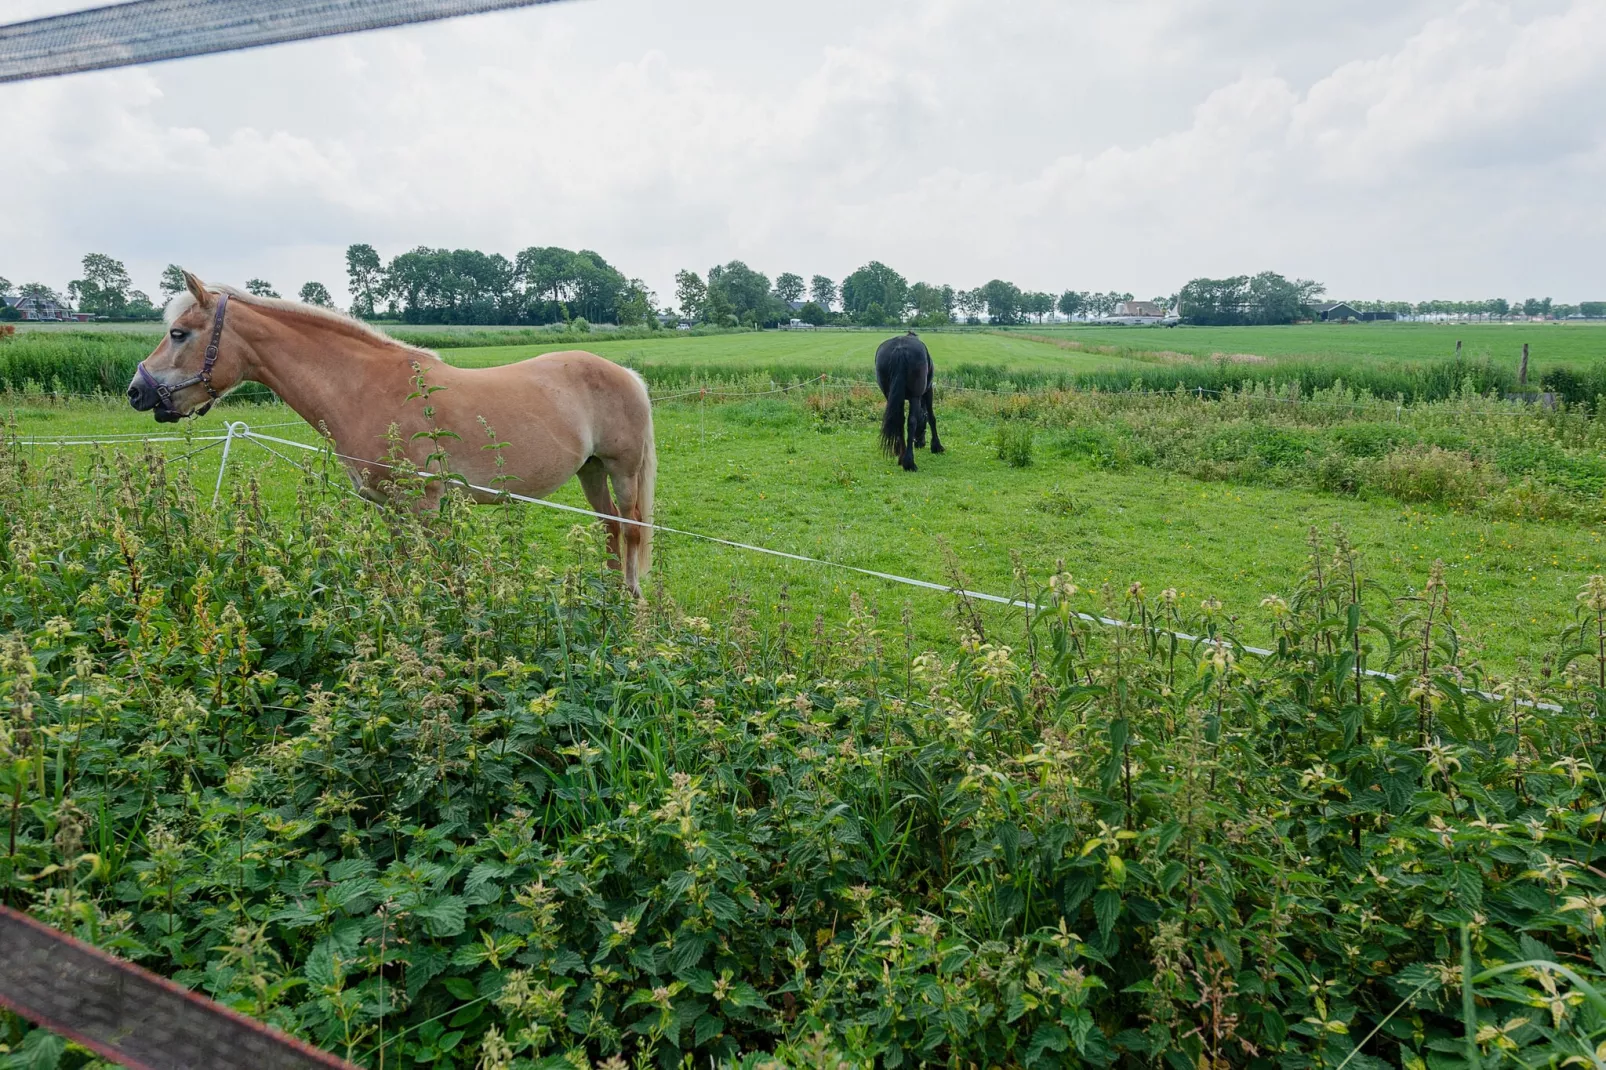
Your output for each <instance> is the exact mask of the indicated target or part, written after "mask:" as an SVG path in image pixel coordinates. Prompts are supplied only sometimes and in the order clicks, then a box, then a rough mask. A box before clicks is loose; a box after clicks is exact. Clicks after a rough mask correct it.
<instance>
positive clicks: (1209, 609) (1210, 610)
mask: <svg viewBox="0 0 1606 1070" xmlns="http://www.w3.org/2000/svg"><path fill="white" fill-rule="evenodd" d="M1199 608H1200V609H1202V610H1204V613H1205V616H1207V617H1213V616H1215V615H1216V614H1217V613H1220V612H1221V599H1219V598H1217V597H1216V596H1215V595H1211V596H1210V597H1209V598H1206V599H1205V600H1204V601H1203V602H1200V603H1199Z"/></svg>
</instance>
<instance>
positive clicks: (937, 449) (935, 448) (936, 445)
mask: <svg viewBox="0 0 1606 1070" xmlns="http://www.w3.org/2000/svg"><path fill="white" fill-rule="evenodd" d="M931 452H932V453H947V452H948V451H947V450H945V449H943V448H942V443H940V442H933V443H932V444H931Z"/></svg>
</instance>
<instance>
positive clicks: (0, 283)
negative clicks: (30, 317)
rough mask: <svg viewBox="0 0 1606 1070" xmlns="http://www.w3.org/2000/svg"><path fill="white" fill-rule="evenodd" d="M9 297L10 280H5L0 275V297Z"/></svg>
mask: <svg viewBox="0 0 1606 1070" xmlns="http://www.w3.org/2000/svg"><path fill="white" fill-rule="evenodd" d="M10 296H11V280H10V279H8V278H6V277H5V276H4V275H0V297H10Z"/></svg>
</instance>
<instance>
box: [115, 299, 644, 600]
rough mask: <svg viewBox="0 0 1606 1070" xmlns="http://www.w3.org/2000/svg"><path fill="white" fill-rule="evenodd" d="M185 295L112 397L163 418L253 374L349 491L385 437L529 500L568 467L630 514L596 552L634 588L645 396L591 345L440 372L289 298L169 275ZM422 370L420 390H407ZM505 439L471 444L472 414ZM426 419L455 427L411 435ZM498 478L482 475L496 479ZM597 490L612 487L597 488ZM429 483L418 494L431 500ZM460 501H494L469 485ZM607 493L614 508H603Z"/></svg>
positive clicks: (377, 469)
mask: <svg viewBox="0 0 1606 1070" xmlns="http://www.w3.org/2000/svg"><path fill="white" fill-rule="evenodd" d="M184 281H185V284H186V286H187V292H180V293H179V294H178V295H177V296H175V297H174V298H173V300H172V301H171V302H170V303H169V304H168V306H167V314H166V320H167V337H166V338H164V339H163V340H162V344H161V345H159V346H157V347H156V349H155V351H154V352H152V353H151V355H150V356H148V357H146V358H145V360H144V361H143V362H141V363H140V366H139V371H138V372H137V373H136V374H135V376H134V380H133V382H132V383H130V384H129V387H128V400H129V402H130V403H131V404H132V405H133V406H134V408H135V409H137V410H139V411H140V412H147V411H151V410H154V411H155V414H156V419H157V420H158V421H159V422H162V423H169V422H171V421H174V420H177V419H179V418H180V417H184V416H192V415H199V414H201V413H204V412H206V410H207V409H209V408H211V406H212V402H213V401H215V400H216V399H218V398H220V397H222V396H223V395H224V394H226V393H227V392H228V391H230V390H232V389H233V388H234V387H235V386H237V385H239V384H240V383H242V382H245V381H247V380H249V381H251V382H256V383H261V384H263V385H264V386H266V387H267V388H268V389H270V390H272V391H273V392H274V393H275V394H277V395H279V397H280V398H281V399H283V401H284V403H285V404H286V405H289V406H290V407H291V408H292V409H294V410H295V411H296V413H297V415H299V416H300V417H301V418H302V419H304V420H306V421H307V422H308V423H309V424H312V425H313V426H314V427H321V428H325V429H327V430H328V433H329V435H330V436H331V437H332V438H333V439H334V445H335V449H336V451H337V452H338V453H339V454H340V455H341V457H342V459H343V460H344V462H345V464H346V467H347V469H348V470H349V471H350V473H351V477H352V481H353V482H354V483H355V484H356V485H357V488H358V490H359V491H361V492H362V493H363V495H364V497H377V494H376V492H375V491H373V490H372V489H371V488H372V487H373V485H374V484H376V483H379V482H381V481H382V480H383V479H384V478H385V477H386V475H387V474H388V473H389V471H390V469H389V467H388V466H387V465H386V464H384V463H380V461H379V460H378V459H379V458H384V457H386V456H387V453H388V452H389V451H390V450H391V449H392V442H393V441H395V437H394V436H393V435H392V434H391V428H392V427H395V429H396V431H397V432H399V440H400V448H401V450H402V451H403V453H404V454H405V455H406V457H407V459H408V460H409V461H411V462H412V464H414V465H415V466H417V467H418V468H423V467H424V465H425V462H426V458H427V457H428V455H429V454H430V453H431V452H433V451H436V450H441V451H444V452H445V453H446V455H447V458H448V461H447V468H448V469H449V471H450V472H451V474H452V475H453V477H460V478H461V479H462V480H463V481H464V482H465V483H468V484H473V485H475V486H478V487H482V488H489V487H496V488H498V489H506V490H509V491H512V492H513V493H516V494H523V495H527V496H529V497H533V498H540V497H544V496H546V495H548V494H550V493H552V492H553V491H554V490H557V489H558V488H559V487H561V486H562V485H563V484H564V483H566V482H568V480H569V477H570V476H573V475H578V476H579V477H580V485H581V486H582V487H583V488H584V489H585V495H586V499H587V500H588V501H590V503H591V508H592V509H594V510H595V511H597V512H599V513H605V514H607V515H609V516H616V517H625V518H628V519H630V520H635V521H638V522H640V523H639V524H620V523H618V522H616V521H612V520H610V521H606V524H607V527H608V548H609V550H610V552H612V553H613V555H614V557H615V559H616V560H617V561H618V562H619V564H620V567H621V568H622V569H623V571H624V580H625V585H626V586H627V587H629V589H630V592H631V593H632V594H634V595H636V596H637V597H640V595H641V578H642V577H643V576H645V575H646V574H647V568H648V566H649V565H650V564H651V560H652V528H650V527H644V526H641V525H642V524H650V523H652V497H653V482H654V479H655V478H656V476H657V468H658V461H657V451H656V449H655V447H654V444H653V434H652V404H651V401H650V399H649V398H648V396H647V384H646V383H644V382H643V381H642V379H641V377H640V376H639V375H637V374H635V373H634V372H632V371H629V370H627V369H625V368H621V367H619V365H617V364H614V363H612V362H610V361H606V360H604V359H602V358H601V357H599V356H597V355H596V354H594V353H585V352H581V351H578V350H571V351H568V352H563V353H547V354H544V355H542V356H539V357H532V358H531V359H529V360H525V361H520V362H519V363H517V364H506V365H503V366H501V367H497V368H474V369H469V368H454V367H452V366H451V365H449V364H447V363H446V362H444V361H442V360H441V359H440V357H438V356H436V355H435V354H434V353H431V352H429V351H428V350H424V349H418V348H415V347H413V346H409V345H404V344H403V343H401V342H398V341H396V340H395V339H394V338H391V337H389V336H388V335H384V334H381V333H380V332H378V331H376V330H374V329H373V328H371V327H369V326H367V325H366V324H363V323H361V322H359V321H357V320H354V319H351V318H349V317H347V316H343V315H341V314H340V313H338V312H332V311H329V310H327V309H321V308H317V307H315V306H312V305H305V304H300V303H297V302H293V301H280V300H276V299H271V298H266V297H254V296H251V295H249V294H244V293H241V292H240V291H238V290H235V289H233V288H231V287H207V286H205V285H203V284H202V283H201V281H200V280H199V279H197V278H196V277H195V276H194V275H191V274H189V273H188V272H186V273H185V275H184ZM420 375H422V377H423V380H424V382H425V384H426V385H427V386H428V387H431V388H434V387H444V388H445V389H442V390H439V391H436V392H432V393H431V394H430V395H429V397H428V401H427V404H428V405H430V406H433V407H434V410H435V412H434V416H433V420H431V419H430V418H429V417H426V416H425V414H424V411H423V409H424V405H425V403H424V402H414V403H409V401H408V395H409V394H413V393H414V392H415V391H416V390H417V387H416V385H415V380H416V379H417V378H418V377H419V376H420ZM481 420H484V421H485V424H486V426H487V428H488V429H489V430H491V431H493V432H494V433H495V435H496V436H497V438H498V439H501V440H504V441H505V442H506V445H505V446H504V447H503V448H502V449H501V450H500V452H501V454H502V459H503V462H504V465H503V467H502V468H501V469H498V467H497V465H496V459H495V452H497V451H492V450H487V449H484V448H482V446H481V444H480V442H478V441H476V440H477V439H481V438H482V435H481V433H480V430H479V422H480V421H481ZM431 423H433V425H434V428H440V429H445V430H450V431H453V432H455V433H456V434H458V435H460V436H462V437H461V438H452V437H450V436H446V437H440V438H439V439H438V442H439V445H437V444H436V440H432V439H430V438H427V437H422V436H421V435H420V434H419V433H420V432H428V431H431V430H433V428H432V427H431ZM498 479H501V480H502V482H500V483H498V482H497V480H498ZM610 481H611V482H612V484H613V494H612V496H610V495H609V493H608V484H609V482H610ZM439 492H440V491H439V486H438V484H437V485H433V486H432V490H431V492H430V494H429V495H427V496H426V501H428V500H433V499H434V498H437V497H438V496H439ZM470 494H471V495H472V497H473V498H474V499H475V500H476V501H480V502H494V501H496V500H497V495H496V494H495V493H492V492H488V491H485V490H477V491H470ZM615 499H617V505H615Z"/></svg>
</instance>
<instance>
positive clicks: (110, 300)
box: [67, 253, 133, 318]
mask: <svg viewBox="0 0 1606 1070" xmlns="http://www.w3.org/2000/svg"><path fill="white" fill-rule="evenodd" d="M83 270H84V277H83V278H81V279H74V280H73V281H72V282H71V283H69V284H68V285H67V293H68V294H69V295H70V297H71V298H72V300H73V301H75V302H76V303H77V305H78V309H79V311H81V312H89V313H92V314H93V315H96V316H110V317H116V318H121V317H122V316H123V315H124V313H125V312H126V311H127V309H128V291H129V288H130V287H131V286H132V285H133V280H132V279H130V278H129V277H128V269H127V268H126V267H124V266H123V262H122V261H121V260H114V259H113V258H111V257H109V256H107V255H106V254H105V253H90V254H89V255H87V256H85V257H84V259H83Z"/></svg>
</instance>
